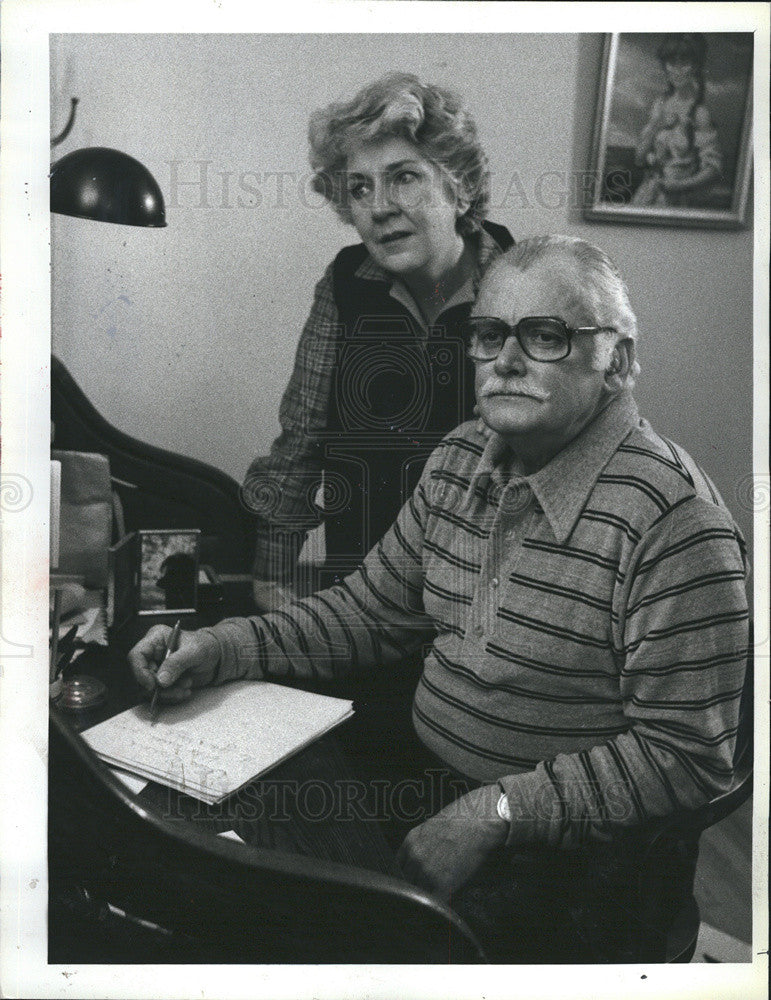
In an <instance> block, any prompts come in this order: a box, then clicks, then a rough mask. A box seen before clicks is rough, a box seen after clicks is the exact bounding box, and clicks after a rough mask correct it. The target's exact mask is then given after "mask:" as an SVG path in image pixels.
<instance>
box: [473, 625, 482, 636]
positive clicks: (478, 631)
mask: <svg viewBox="0 0 771 1000" xmlns="http://www.w3.org/2000/svg"><path fill="white" fill-rule="evenodd" d="M474 632H475V633H476V635H482V633H483V632H484V629H483V628H482V626H481V625H475V626H474Z"/></svg>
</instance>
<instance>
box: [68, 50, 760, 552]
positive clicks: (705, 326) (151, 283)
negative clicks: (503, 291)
mask: <svg viewBox="0 0 771 1000" xmlns="http://www.w3.org/2000/svg"><path fill="white" fill-rule="evenodd" d="M600 51H601V36H599V35H560V34H557V35H548V36H547V35H527V34H522V35H470V36H469V35H465V36H457V35H356V36H350V35H313V36H309V35H257V36H255V35H216V36H214V35H177V36H168V35H167V36H154V35H147V36H139V35H102V36H95V35H88V36H86V35H59V36H53V37H52V51H51V80H52V96H51V112H52V133H55V132H57V131H59V129H60V128H61V127H62V125H63V123H64V120H65V119H66V115H67V110H68V106H69V98H70V96H77V97H79V98H80V106H79V109H78V117H77V120H76V124H75V128H74V129H73V131H72V133H71V134H70V136H69V138H68V139H67V140H66V142H65V143H64V144H62V145H61V146H59V147H58V148H57V149H56V151H55V155H57V156H58V155H62V154H64V153H66V152H69V151H70V150H71V149H75V148H79V147H81V146H86V145H105V146H115V147H116V148H119V149H122V150H124V151H125V152H128V153H130V154H132V155H134V156H136V157H137V158H138V159H140V160H142V161H143V162H144V163H145V164H146V165H147V166H148V167H149V168H150V170H151V171H152V172H153V174H154V175H155V177H156V179H157V180H158V181H159V183H160V185H161V188H162V189H163V191H164V193H165V195H166V201H167V218H168V223H169V225H168V228H166V229H164V230H144V229H134V228H130V227H120V228H119V227H115V226H111V225H97V224H94V223H89V222H86V221H83V220H79V219H70V218H66V217H63V216H52V266H53V299H52V302H53V304H52V311H53V316H52V341H53V350H54V352H55V353H56V354H58V355H59V357H60V358H61V359H62V360H63V361H64V362H65V364H66V365H67V366H68V367H69V368H70V370H71V372H72V374H73V375H74V377H75V378H76V379H77V381H78V382H79V383H80V385H81V386H82V388H83V389H84V391H85V392H86V393H87V395H88V396H89V397H90V398H91V399H92V401H93V402H94V404H95V405H96V406H97V407H98V408H99V409H100V410H101V411H102V412H103V413H104V414H105V416H106V417H107V418H108V419H109V420H111V421H112V422H113V423H115V424H116V425H118V426H119V427H120V428H121V429H123V430H125V431H127V432H129V433H131V434H134V435H136V436H138V437H140V438H143V439H145V440H148V441H151V442H152V443H154V444H157V445H160V446H161V447H165V448H170V449H172V450H174V451H179V452H183V453H186V454H189V455H192V456H195V457H197V458H201V459H204V460H206V461H208V462H210V463H212V464H214V465H217V466H219V467H221V468H222V469H224V470H225V471H226V472H228V473H229V474H230V475H232V476H234V477H236V478H239V479H240V478H241V476H242V474H243V472H244V470H245V468H246V466H247V464H248V462H249V460H250V458H251V457H252V455H253V454H254V453H256V452H264V451H265V450H266V449H267V448H268V446H269V444H270V442H271V440H272V439H273V437H274V435H275V433H276V431H277V422H276V414H277V409H278V403H279V399H280V396H281V392H282V390H283V388H284V386H285V384H286V381H287V378H288V376H289V373H290V370H291V365H292V359H293V354H294V349H295V345H296V342H297V338H298V335H299V331H300V329H301V326H302V323H303V321H304V319H305V316H306V314H307V310H308V307H309V304H310V300H311V295H312V290H313V285H314V283H315V281H316V280H318V277H319V276H320V274H321V272H322V270H323V268H324V266H325V265H326V263H327V262H328V261H329V260H330V259H331V257H332V256H333V255H334V253H335V252H336V250H337V249H338V248H339V247H340V246H341V245H343V244H345V243H346V242H353V241H354V239H355V234H354V233H353V231H352V230H350V229H346V228H345V227H344V226H342V225H341V224H340V223H339V222H338V221H337V220H336V218H335V217H334V216H333V215H332V213H331V212H330V210H329V209H328V208H327V207H326V206H323V205H320V204H319V199H318V197H317V196H315V195H313V194H312V192H310V189H309V187H308V184H307V181H308V179H309V173H308V167H307V159H306V155H307V154H306V143H305V129H306V124H307V120H308V116H309V114H310V112H311V111H312V110H313V109H314V108H315V107H317V106H319V105H320V104H324V103H327V102H328V101H331V100H334V99H338V98H341V97H347V96H348V95H350V94H352V93H353V92H354V91H355V90H356V89H357V88H358V87H359V86H361V85H363V84H364V83H366V82H368V81H370V80H371V79H372V78H373V77H374V76H376V75H378V74H379V73H380V72H384V71H386V70H388V69H405V70H410V71H413V72H416V73H418V74H419V75H421V76H423V77H424V78H425V79H429V80H432V81H434V82H436V83H439V84H443V85H446V86H451V87H454V88H456V89H458V90H460V91H461V92H462V93H463V95H464V96H465V98H466V100H467V104H468V106H469V108H470V109H471V111H472V112H473V114H474V116H475V117H476V119H477V121H478V122H479V123H480V126H481V129H482V135H483V139H484V142H485V145H486V148H487V151H488V154H489V156H490V161H491V166H492V170H493V178H494V179H493V205H492V208H491V211H490V215H491V218H493V219H494V220H495V221H498V222H502V223H505V224H506V225H508V227H509V228H510V229H511V231H512V233H513V234H514V236H515V237H523V236H526V235H533V234H539V233H544V232H565V233H569V234H573V235H578V236H582V237H584V238H586V239H588V240H590V241H592V242H595V243H597V244H599V245H600V246H602V247H604V248H605V249H607V250H608V251H609V252H610V254H611V255H612V256H613V257H614V258H615V259H616V261H617V262H618V263H619V265H620V267H621V269H622V271H623V272H624V274H625V276H626V278H627V281H628V284H629V289H630V294H631V298H632V303H633V305H634V307H635V309H636V312H637V314H638V319H639V322H640V330H641V361H642V365H643V375H642V376H641V378H640V380H639V383H638V390H637V396H638V400H639V402H640V404H641V409H642V411H643V413H644V414H645V415H646V416H648V418H649V419H650V420H651V422H652V423H653V424H654V426H655V427H656V428H657V430H659V431H660V432H661V433H663V434H665V435H667V436H669V437H672V438H673V439H675V440H677V441H678V442H680V443H681V444H683V445H684V446H685V447H686V448H687V449H688V450H689V451H690V452H691V453H692V454H693V455H694V457H695V458H696V459H697V461H699V462H701V463H703V464H704V465H705V467H706V468H707V469H708V471H709V472H710V473H711V475H712V476H713V478H714V480H715V481H716V483H717V485H718V488H719V489H720V490H721V492H722V493H723V495H724V497H725V499H726V501H727V502H728V504H729V506H731V508H732V509H733V511H734V514H735V516H736V517H737V520H738V521H739V523H740V525H741V527H742V528H743V530H745V532H746V533H747V534H748V535H749V531H750V527H751V524H750V521H751V519H750V514H749V512H748V510H747V509H745V507H744V506H743V505H742V503H741V502H740V499H739V496H740V493H741V484H742V482H743V480H744V479H745V477H746V476H747V474H748V473H749V471H750V469H751V423H752V390H751V386H752V380H751V371H752V368H751V365H752V233H751V230H749V229H748V230H745V231H739V232H721V231H716V230H693V229H691V230H689V229H674V228H673V229H668V228H662V227H642V226H634V225H599V224H595V223H586V222H584V221H583V220H582V219H581V217H580V213H579V211H578V208H577V205H576V199H575V198H574V197H572V196H571V187H572V185H573V183H574V181H573V180H571V178H575V177H576V176H578V175H580V173H581V172H582V171H584V170H585V169H586V164H587V162H588V151H589V143H590V136H591V129H592V122H593V117H594V105H595V100H596V93H597V85H598V77H599V65H600ZM277 174H279V175H280V177H281V180H280V181H279V178H277V176H276V175H277ZM186 181H192V182H194V183H192V184H185V183H183V182H186Z"/></svg>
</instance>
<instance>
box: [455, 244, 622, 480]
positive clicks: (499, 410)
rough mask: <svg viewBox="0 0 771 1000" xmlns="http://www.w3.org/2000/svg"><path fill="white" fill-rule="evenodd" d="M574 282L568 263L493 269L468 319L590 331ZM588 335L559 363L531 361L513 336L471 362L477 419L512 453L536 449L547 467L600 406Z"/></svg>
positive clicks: (604, 398)
mask: <svg viewBox="0 0 771 1000" xmlns="http://www.w3.org/2000/svg"><path fill="white" fill-rule="evenodd" d="M579 288H580V284H579V277H578V274H577V273H576V272H575V269H574V265H573V263H572V262H571V261H569V260H561V259H556V260H546V261H541V262H538V263H536V264H534V265H533V266H532V267H531V268H530V269H529V270H527V271H524V272H522V271H516V270H514V269H513V268H511V267H506V266H501V267H498V268H496V269H495V270H494V271H493V272H492V273H490V274H489V275H488V276H487V278H486V279H485V280H484V281H483V283H482V287H481V289H480V293H479V297H478V299H477V302H476V305H475V306H474V310H473V311H474V315H476V316H495V317H497V318H498V319H503V320H505V321H506V322H507V323H510V324H511V325H512V326H513V325H514V324H515V323H517V322H518V320H520V319H522V318H523V317H524V316H557V317H559V318H560V319H563V320H564V321H565V322H566V323H567V325H568V326H569V327H572V328H575V327H582V326H594V325H596V323H595V317H594V316H591V315H590V314H589V313H588V312H587V309H586V307H585V306H583V305H582V303H581V297H580V294H579ZM593 351H594V337H593V336H592V335H589V334H583V333H579V334H577V335H575V336H574V337H573V339H572V348H571V351H570V354H569V355H568V356H567V357H566V358H564V359H563V360H562V361H554V362H550V363H546V362H543V361H532V360H531V359H530V358H528V357H527V355H526V354H525V353H524V351H523V350H522V348H521V347H520V346H519V343H518V341H517V339H516V337H514V336H511V337H509V338H508V340H507V341H506V342H505V344H504V346H503V349H502V350H501V353H500V354H499V355H498V357H497V358H496V359H495V360H494V361H485V362H477V363H476V381H475V386H476V395H477V403H478V406H479V414H480V416H481V417H482V419H483V420H484V422H485V423H486V424H487V425H488V427H490V428H492V429H493V430H494V431H497V432H498V433H499V434H500V435H501V436H502V437H504V438H505V439H506V440H507V441H509V443H510V444H511V445H512V446H513V447H514V448H515V450H516V445H517V443H520V444H522V445H525V446H526V447H527V450H528V452H530V453H532V452H533V449H534V446H535V448H536V450H537V448H538V446H539V445H543V449H544V453H546V460H547V461H548V459H549V458H551V457H552V456H553V455H554V454H556V452H557V451H559V450H560V449H561V448H562V447H564V446H565V445H566V444H567V443H568V442H569V441H571V440H572V439H573V438H574V437H575V436H576V435H577V434H578V433H579V432H580V431H581V430H582V429H583V428H584V427H585V426H586V425H587V424H588V423H590V422H591V421H592V420H593V419H594V417H595V416H596V415H597V414H598V413H599V412H600V410H602V409H603V408H604V406H605V405H606V403H607V402H608V399H609V395H608V392H607V390H606V387H605V379H604V372H602V371H596V370H595V369H593V368H592V357H593Z"/></svg>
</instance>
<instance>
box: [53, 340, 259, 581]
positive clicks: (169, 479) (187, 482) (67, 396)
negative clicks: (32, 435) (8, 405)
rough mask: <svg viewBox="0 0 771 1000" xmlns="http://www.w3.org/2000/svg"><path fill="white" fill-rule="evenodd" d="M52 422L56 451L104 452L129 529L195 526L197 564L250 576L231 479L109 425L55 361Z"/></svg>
mask: <svg viewBox="0 0 771 1000" xmlns="http://www.w3.org/2000/svg"><path fill="white" fill-rule="evenodd" d="M51 419H52V420H53V423H54V447H55V448H57V449H60V450H66V451H87V452H98V453H100V454H102V455H107V457H108V458H109V460H110V472H111V475H112V477H113V488H114V490H115V492H116V493H117V495H118V496H119V498H120V501H121V505H122V507H123V512H124V517H125V522H126V530H127V531H135V530H137V529H139V528H144V529H149V530H152V529H165V528H178V529H185V528H199V529H200V530H201V560H202V562H205V563H209V564H210V565H213V566H214V568H215V569H216V570H218V571H219V572H222V573H248V572H249V569H250V566H251V562H252V559H253V558H254V546H255V521H254V517H253V516H252V515H251V514H250V513H249V511H248V510H247V508H246V507H245V506H244V504H243V503H242V502H241V497H240V489H239V486H238V483H236V482H235V480H233V479H231V478H230V476H227V475H226V474H225V473H224V472H221V471H220V470H219V469H215V468H214V467H213V466H211V465H207V464H206V463H205V462H199V461H197V460H195V459H192V458H186V457H184V456H182V455H177V454H175V453H173V452H169V451H164V450H163V449H162V448H156V447H154V446H153V445H149V444H146V443H145V442H143V441H140V440H138V439H137V438H133V437H130V436H129V435H128V434H124V433H123V432H122V431H119V430H118V429H117V428H116V427H113V425H112V424H110V423H109V422H108V421H107V420H105V419H104V417H103V416H102V415H101V414H100V413H99V412H98V410H97V409H96V408H95V407H94V406H93V404H92V403H91V402H90V401H89V400H88V398H87V397H86V396H85V395H84V393H83V392H82V390H81V389H80V387H79V386H78V385H77V383H76V382H75V380H74V379H73V378H72V376H71V375H70V373H69V372H68V371H67V369H66V368H65V366H64V365H63V364H62V362H61V361H59V360H58V358H56V357H52V358H51Z"/></svg>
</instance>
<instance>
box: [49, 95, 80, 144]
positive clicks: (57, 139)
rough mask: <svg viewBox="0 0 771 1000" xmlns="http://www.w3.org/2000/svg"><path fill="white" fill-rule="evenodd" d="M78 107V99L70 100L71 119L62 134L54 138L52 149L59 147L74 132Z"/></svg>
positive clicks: (72, 98)
mask: <svg viewBox="0 0 771 1000" xmlns="http://www.w3.org/2000/svg"><path fill="white" fill-rule="evenodd" d="M77 106H78V98H77V97H71V98H70V117H69V118H68V119H67V124H66V125H65V126H64V128H63V129H62V130H61V132H60V133H59V134H58V135H57V136H54V138H53V139H52V140H51V146H52V147H53V146H58V145H59V143H60V142H64V140H65V139H66V138H67V136H68V135H69V134H70V132H71V131H72V126H73V125H74V124H75V109H76V108H77Z"/></svg>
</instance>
